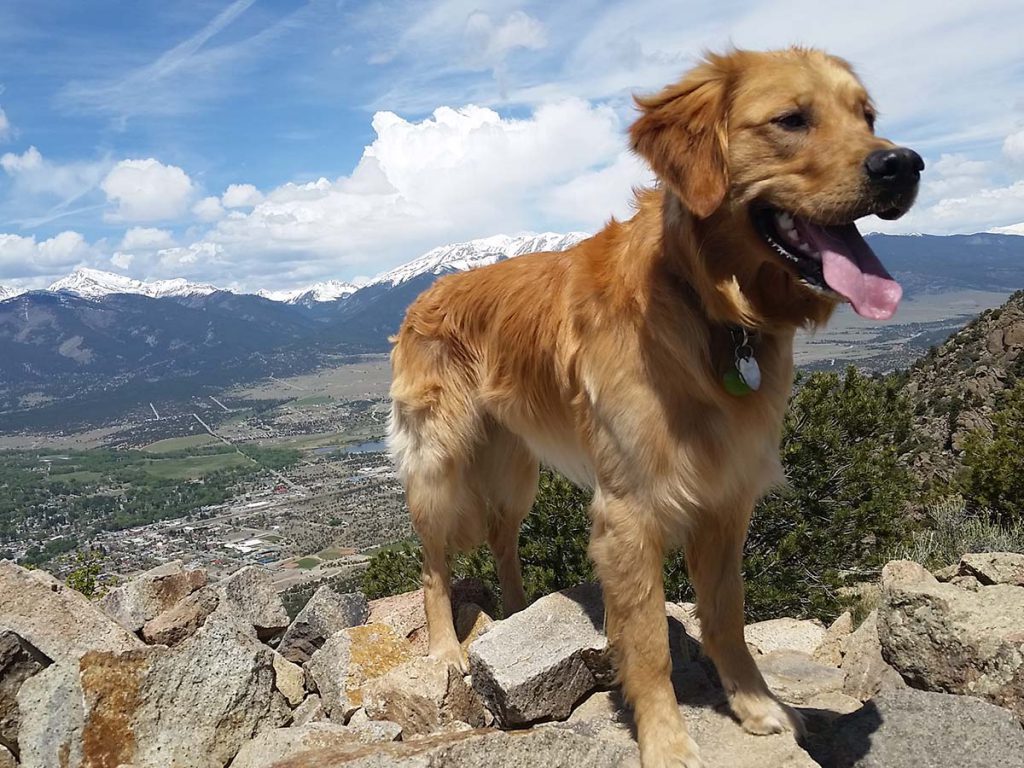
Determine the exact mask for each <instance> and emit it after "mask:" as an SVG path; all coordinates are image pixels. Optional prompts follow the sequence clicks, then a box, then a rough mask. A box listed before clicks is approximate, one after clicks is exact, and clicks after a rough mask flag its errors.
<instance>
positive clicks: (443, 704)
mask: <svg viewBox="0 0 1024 768" xmlns="http://www.w3.org/2000/svg"><path fill="white" fill-rule="evenodd" d="M363 707H364V708H365V710H366V714H367V715H368V716H369V717H370V718H371V719H373V720H390V721H392V722H395V723H398V724H399V725H401V726H402V730H403V731H404V733H405V734H407V735H411V736H417V735H424V734H429V733H433V732H434V731H437V730H438V729H440V728H441V727H442V726H444V725H447V724H449V723H452V722H454V721H462V722H464V723H468V724H469V725H470V726H474V727H478V728H479V727H481V726H483V725H484V720H485V711H484V707H483V704H481V702H480V700H479V699H478V698H477V696H476V693H475V692H474V691H473V689H472V688H470V686H469V685H468V684H467V683H466V681H465V680H463V678H462V674H461V673H460V672H459V671H458V670H456V669H454V668H453V667H451V666H449V665H448V664H447V663H446V662H444V661H439V660H437V659H431V658H429V657H426V656H420V657H417V658H414V659H412V660H410V661H407V662H406V663H404V664H402V665H401V666H398V667H395V668H394V669H393V670H391V671H390V672H388V673H386V674H384V675H381V676H380V677H378V678H375V679H373V680H370V681H369V682H368V683H367V684H366V685H364V686H363Z"/></svg>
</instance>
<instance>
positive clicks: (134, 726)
mask: <svg viewBox="0 0 1024 768" xmlns="http://www.w3.org/2000/svg"><path fill="white" fill-rule="evenodd" d="M278 701H280V695H279V694H277V693H276V691H275V690H274V670H273V654H272V651H271V650H270V649H269V648H266V647H265V646H263V645H261V644H260V643H259V642H258V641H257V640H256V639H255V638H253V637H252V636H251V635H249V634H246V633H244V632H242V631H240V630H239V629H238V628H237V627H236V626H234V625H233V624H231V623H230V622H223V621H209V622H207V623H206V625H204V626H203V628H202V629H200V630H199V631H198V632H197V633H196V634H195V635H193V636H192V637H190V638H189V639H188V640H186V641H184V642H183V643H181V644H180V645H178V646H175V647H174V648H164V647H162V646H145V647H143V648H141V649H137V650H133V651H125V652H110V651H90V652H88V653H86V654H85V655H83V656H82V658H81V660H80V662H79V663H78V664H77V665H73V664H59V665H58V664H55V665H52V666H51V667H48V668H47V669H45V670H43V672H41V673H39V674H38V675H36V676H35V677H33V678H31V679H30V680H28V681H27V682H26V683H25V684H24V685H23V686H22V689H21V691H20V692H19V694H18V703H19V706H20V708H21V712H22V715H23V722H22V728H21V734H20V736H19V746H20V747H21V752H22V763H23V768H35V767H36V766H38V767H39V768H44V767H46V768H49V766H56V765H60V766H66V768H93V767H94V766H96V767H97V768H98V767H99V766H118V765H121V764H131V765H133V766H135V767H136V768H158V767H159V768H162V767H164V766H177V765H180V766H197V767H199V768H206V767H207V766H211V767H212V766H217V767H218V768H219V767H220V766H224V765H225V764H227V762H228V761H229V760H231V758H232V757H233V756H234V755H235V753H236V752H237V751H238V749H239V748H240V747H241V745H242V744H243V743H245V742H246V741H248V740H249V739H251V738H252V737H253V736H254V734H255V733H256V732H257V731H258V730H259V729H260V728H264V727H275V726H278V725H281V724H283V719H282V714H281V709H280V707H278V705H277V702H278ZM287 712H288V710H287V708H285V713H287ZM61 755H63V756H64V757H61ZM58 758H59V759H58Z"/></svg>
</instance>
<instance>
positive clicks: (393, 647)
mask: <svg viewBox="0 0 1024 768" xmlns="http://www.w3.org/2000/svg"><path fill="white" fill-rule="evenodd" d="M410 657H411V654H410V653H409V648H408V645H407V644H406V642H405V640H404V639H403V638H401V637H399V636H398V635H396V634H395V632H394V630H393V629H391V627H389V626H387V625H385V624H366V625H364V626H361V627H350V628H349V629H343V630H341V631H340V632H335V633H334V634H333V635H331V637H330V638H328V640H327V642H326V643H324V646H323V648H321V649H320V650H319V651H317V652H316V653H314V654H313V658H311V659H310V660H309V662H308V663H307V664H306V671H307V672H308V673H309V675H310V677H311V678H312V679H313V682H314V683H315V685H316V688H317V691H318V693H319V694H320V698H321V700H322V702H323V708H324V711H325V712H326V713H327V715H328V717H330V719H331V720H332V721H334V722H337V723H341V724H344V723H346V722H348V719H349V717H351V715H352V713H353V712H355V711H356V710H357V709H358V708H359V707H361V706H362V704H363V692H362V687H363V684H364V683H366V682H367V681H368V680H372V679H373V678H375V677H380V676H381V675H383V674H385V673H387V672H390V671H391V670H392V669H394V668H395V667H397V666H398V665H400V664H402V663H404V662H406V661H408V660H409V658H410Z"/></svg>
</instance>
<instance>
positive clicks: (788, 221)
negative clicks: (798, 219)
mask: <svg viewBox="0 0 1024 768" xmlns="http://www.w3.org/2000/svg"><path fill="white" fill-rule="evenodd" d="M775 217H776V219H777V220H778V222H779V224H780V225H782V228H783V229H792V228H793V217H792V216H790V215H789V214H788V213H785V212H783V211H780V212H779V213H777V214H775Z"/></svg>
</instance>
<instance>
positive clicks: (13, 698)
mask: <svg viewBox="0 0 1024 768" xmlns="http://www.w3.org/2000/svg"><path fill="white" fill-rule="evenodd" d="M0 618H2V617H0ZM49 664H50V660H49V659H47V658H46V657H45V656H43V655H42V654H40V653H39V651H37V650H36V649H35V648H33V647H32V646H30V645H28V644H27V643H26V642H25V641H24V640H22V639H21V638H20V637H18V636H17V635H16V634H14V633H13V632H10V631H7V630H3V629H0V747H6V748H7V749H13V750H17V748H18V725H19V722H20V719H21V718H20V717H19V715H18V698H17V696H18V690H19V689H20V688H21V684H22V683H24V682H25V681H26V680H28V679H29V678H30V677H32V675H35V674H36V673H38V672H40V671H41V670H42V669H43V668H44V667H46V666H48V665H49Z"/></svg>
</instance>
